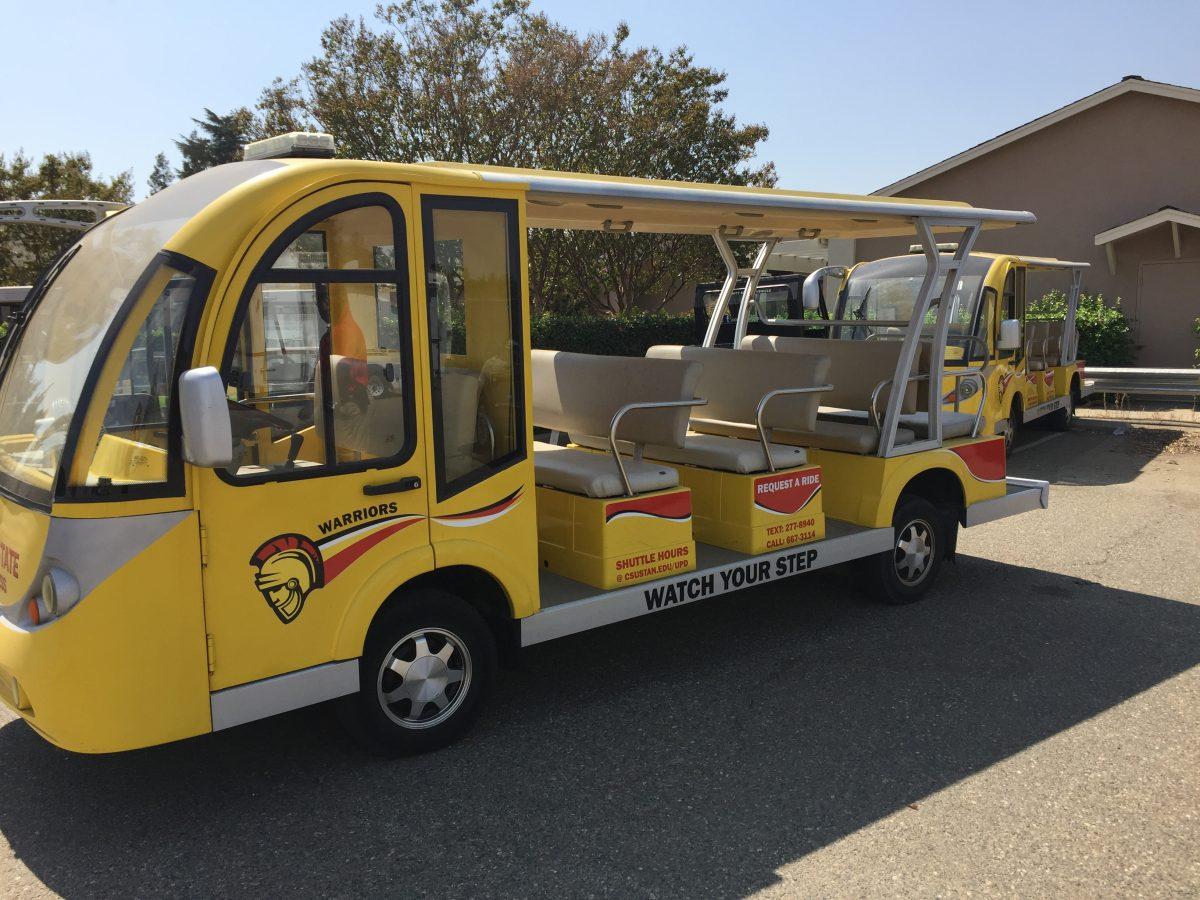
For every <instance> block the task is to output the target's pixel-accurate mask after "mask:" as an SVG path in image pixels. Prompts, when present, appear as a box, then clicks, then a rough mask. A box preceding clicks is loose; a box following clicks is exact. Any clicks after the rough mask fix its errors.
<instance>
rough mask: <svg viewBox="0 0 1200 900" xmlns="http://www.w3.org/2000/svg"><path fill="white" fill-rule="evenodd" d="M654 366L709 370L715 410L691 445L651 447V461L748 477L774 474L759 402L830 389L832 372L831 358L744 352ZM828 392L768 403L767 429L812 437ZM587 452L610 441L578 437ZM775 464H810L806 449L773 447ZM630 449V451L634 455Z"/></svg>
mask: <svg viewBox="0 0 1200 900" xmlns="http://www.w3.org/2000/svg"><path fill="white" fill-rule="evenodd" d="M646 357H647V359H660V360H676V361H682V362H687V363H697V364H699V365H700V366H701V372H700V380H699V382H698V383H697V387H696V391H697V393H698V394H699V395H700V396H702V397H704V398H705V399H706V400H707V401H708V403H707V404H705V405H704V406H702V407H697V408H695V409H693V410H692V414H691V421H690V423H689V430H688V432H687V434H686V435H685V436H684V440H683V446H681V447H674V446H662V445H658V444H647V445H646V446H645V447H644V448H643V455H644V456H645V457H646V458H648V459H655V460H661V461H663V462H669V463H674V464H676V465H690V466H697V467H699V468H702V469H715V470H717V471H720V472H737V473H739V474H742V475H745V474H750V473H753V472H765V471H767V470H768V469H770V468H771V467H770V466H768V464H767V458H766V455H765V454H764V453H763V448H762V441H761V440H760V438H759V434H758V427H757V426H756V425H755V416H756V413H757V411H758V402H759V400H760V399H762V397H764V396H765V395H766V394H767V393H769V392H770V391H773V390H776V389H778V388H788V387H798V388H807V387H817V386H821V385H823V384H824V378H825V372H826V370H827V369H828V368H829V360H828V358H826V357H810V358H806V359H805V360H804V361H803V362H802V363H799V364H797V363H798V361H797V360H790V359H784V358H783V357H777V356H773V355H768V354H765V353H764V354H760V355H757V356H755V357H754V358H753V359H750V358H747V357H748V354H744V353H739V352H738V351H736V350H728V349H715V348H709V347H680V346H667V345H663V346H657V347H651V348H650V349H649V350H647V351H646ZM820 396H821V394H820V393H810V394H800V395H791V396H788V395H781V396H777V397H775V398H773V399H772V400H771V401H769V402H768V404H767V406H766V408H765V410H764V412H763V425H764V428H765V429H766V430H767V432H768V434H770V433H771V431H772V430H773V429H776V428H778V429H788V430H789V432H790V431H792V430H794V431H805V430H810V429H811V428H812V426H813V424H814V423H815V421H816V415H817V406H818V405H819V402H820ZM571 437H572V440H574V441H575V442H576V443H578V444H581V445H582V446H585V447H592V448H594V449H597V450H601V449H604V450H607V449H608V442H607V441H601V440H598V439H596V438H590V437H587V436H577V435H572V436H571ZM768 447H769V448H770V453H771V462H772V463H773V464H774V467H775V468H776V469H788V468H795V467H796V466H802V465H804V464H805V463H806V462H807V461H808V454H807V453H806V452H805V449H804V447H801V446H794V445H790V444H781V443H775V442H771V443H769V444H768ZM628 449H629V448H628V446H625V447H622V452H628Z"/></svg>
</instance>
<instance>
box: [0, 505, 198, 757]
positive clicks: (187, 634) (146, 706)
mask: <svg viewBox="0 0 1200 900" xmlns="http://www.w3.org/2000/svg"><path fill="white" fill-rule="evenodd" d="M164 516H168V517H170V522H172V523H174V524H173V525H171V527H169V528H168V529H167V530H166V531H165V533H163V534H162V535H161V536H159V537H158V538H157V539H156V540H153V541H152V542H151V543H149V545H148V546H145V547H141V546H136V543H137V542H136V541H135V536H136V535H135V534H134V533H133V532H131V533H130V535H129V540H118V541H117V544H119V545H121V546H124V547H125V548H126V549H127V550H136V552H134V553H132V554H131V555H130V558H129V559H127V560H125V561H122V562H120V563H119V564H117V565H115V566H113V567H112V571H111V574H106V575H105V577H104V578H103V580H101V581H100V582H99V583H98V584H95V585H94V586H91V585H90V584H89V583H88V582H89V581H90V579H88V578H87V575H86V573H83V572H81V573H80V574H81V586H82V587H83V588H84V589H85V596H84V597H83V599H82V600H80V601H79V603H78V605H77V606H76V607H75V608H74V609H71V610H70V611H68V612H67V613H66V614H65V615H64V616H62V617H61V618H59V619H56V620H54V621H52V622H50V623H48V624H46V625H43V626H41V627H36V628H28V629H24V628H19V627H18V626H16V625H12V624H10V623H9V622H8V621H7V620H6V619H0V680H3V681H5V682H6V683H7V684H8V686H9V687H11V682H12V679H14V678H15V679H16V680H17V681H18V682H19V685H20V693H21V695H23V697H24V700H25V704H26V705H27V708H25V709H20V710H18V712H19V714H20V715H21V716H22V717H23V718H24V719H25V720H26V721H27V722H29V724H30V725H31V726H33V727H34V728H35V729H36V730H37V731H38V732H40V733H41V734H42V735H43V736H44V737H46V738H47V739H48V740H50V741H52V742H54V743H55V744H58V745H59V746H61V747H65V748H66V749H68V750H74V751H78V752H83V753H106V752H113V751H117V750H130V749H134V748H136V747H146V746H150V745H153V744H161V743H165V742H167V741H174V740H179V739H180V738H185V737H190V736H192V735H196V734H202V733H204V732H206V731H208V730H209V729H210V728H211V721H210V718H209V699H208V665H207V653H206V648H205V639H204V611H203V606H202V603H201V599H200V597H201V594H200V553H199V540H198V534H197V529H198V525H197V517H196V514H195V513H194V512H187V513H168V514H164ZM164 516H131V517H128V518H127V519H110V520H106V521H105V520H101V521H87V520H74V521H72V522H71V523H69V524H71V525H74V526H76V527H79V528H86V529H91V530H95V531H97V532H98V533H99V532H107V534H104V535H102V537H103V538H104V539H105V540H111V539H112V536H113V535H112V532H114V531H117V532H123V531H124V530H125V529H127V528H133V529H134V530H135V532H137V533H139V534H140V533H146V534H149V533H151V532H152V531H153V529H151V530H149V531H147V530H146V528H144V527H143V526H146V525H153V524H154V523H152V522H151V523H146V522H140V521H136V520H147V519H153V520H160V519H162V518H163V517H164ZM60 521H61V520H56V521H55V522H53V523H52V524H51V532H52V533H53V532H54V529H55V527H56V526H57V525H59V524H60ZM90 538H91V536H86V535H85V536H82V537H80V536H78V535H76V536H75V537H73V538H72V540H73V541H74V542H75V544H76V545H77V546H80V547H84V545H85V544H87V543H88V542H89V541H90ZM81 541H82V543H80V542H81ZM51 543H53V534H52V538H51ZM48 546H49V545H48ZM92 549H95V547H93V548H92ZM48 552H49V551H48ZM79 552H80V554H81V556H82V555H84V554H86V549H81V550H80V551H79ZM63 562H64V563H67V564H68V565H69V561H68V560H63ZM89 587H91V590H90V592H89V591H88V588H89ZM0 697H3V698H4V699H5V700H6V701H8V702H9V703H10V705H11V701H10V700H9V698H10V697H11V692H10V691H5V692H0Z"/></svg>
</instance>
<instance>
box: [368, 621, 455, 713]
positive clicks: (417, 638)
mask: <svg viewBox="0 0 1200 900" xmlns="http://www.w3.org/2000/svg"><path fill="white" fill-rule="evenodd" d="M470 684H471V653H470V651H469V650H467V646H466V644H464V643H463V642H462V641H461V640H460V639H459V638H458V637H457V636H455V635H454V634H451V633H450V632H449V631H444V630H443V629H441V628H422V629H420V630H418V631H414V632H412V633H410V634H407V635H405V636H404V637H402V638H401V639H400V640H399V641H397V642H396V643H395V644H394V645H393V647H392V649H391V650H390V651H388V653H387V655H386V656H384V658H383V665H382V666H381V667H380V670H379V677H378V679H377V681H376V689H377V693H378V696H379V704H380V706H382V707H383V711H384V712H386V713H387V715H388V718H390V719H391V720H392V721H393V722H396V723H397V724H398V725H402V726H404V727H405V728H430V727H432V726H434V725H437V724H438V723H440V722H444V721H446V719H448V718H450V716H452V715H453V714H454V711H455V710H457V709H458V707H459V706H461V705H462V702H463V699H464V698H465V697H466V696H467V688H468V687H469V686H470Z"/></svg>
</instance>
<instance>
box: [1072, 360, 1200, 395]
mask: <svg viewBox="0 0 1200 900" xmlns="http://www.w3.org/2000/svg"><path fill="white" fill-rule="evenodd" d="M1084 380H1085V381H1087V382H1091V385H1090V386H1091V388H1092V392H1093V393H1096V394H1128V395H1130V396H1135V397H1188V398H1190V399H1191V400H1192V401H1193V402H1196V401H1197V400H1200V369H1126V368H1099V367H1093V366H1088V367H1087V368H1086V369H1085V370H1084Z"/></svg>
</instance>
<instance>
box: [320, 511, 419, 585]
mask: <svg viewBox="0 0 1200 900" xmlns="http://www.w3.org/2000/svg"><path fill="white" fill-rule="evenodd" d="M422 521H424V518H423V517H416V518H412V519H406V520H404V521H403V522H397V523H395V524H394V525H389V526H387V527H386V528H380V529H379V530H378V531H376V532H373V533H371V534H368V535H367V536H366V537H364V538H359V539H358V540H357V541H355V542H354V543H353V544H351V545H350V546H349V547H347V548H346V549H345V550H340V551H338V552H337V553H335V554H334V555H333V556H331V557H329V559H327V560H325V583H326V584H328V583H329V582H331V581H333V579H335V578H336V577H337V576H338V575H340V574H341V573H342V572H344V571H345V570H346V569H347V568H348V567H349V566H350V564H351V563H352V562H354V561H355V560H356V559H358V558H359V557H360V556H362V555H363V554H364V553H366V552H367V551H368V550H370V549H371V548H372V547H374V546H375V545H376V544H378V543H379V542H380V541H382V540H384V539H385V538H389V537H391V536H392V535H393V534H395V533H396V532H397V531H403V530H404V529H405V528H407V527H408V526H409V525H416V524H417V523H418V522H422Z"/></svg>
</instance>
